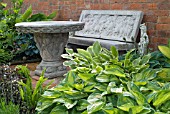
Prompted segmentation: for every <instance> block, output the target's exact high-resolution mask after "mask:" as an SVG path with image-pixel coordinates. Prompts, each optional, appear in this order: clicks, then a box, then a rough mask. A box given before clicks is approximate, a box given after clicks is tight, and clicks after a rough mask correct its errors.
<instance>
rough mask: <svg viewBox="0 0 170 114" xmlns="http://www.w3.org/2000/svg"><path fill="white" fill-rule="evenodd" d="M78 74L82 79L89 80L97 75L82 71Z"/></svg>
mask: <svg viewBox="0 0 170 114" xmlns="http://www.w3.org/2000/svg"><path fill="white" fill-rule="evenodd" d="M78 76H79V77H80V78H81V79H82V80H84V81H87V80H89V79H90V78H92V77H93V76H95V74H90V73H89V74H87V73H80V74H78Z"/></svg>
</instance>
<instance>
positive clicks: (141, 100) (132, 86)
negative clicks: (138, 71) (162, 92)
mask: <svg viewBox="0 0 170 114" xmlns="http://www.w3.org/2000/svg"><path fill="white" fill-rule="evenodd" d="M128 89H129V91H130V93H132V94H133V96H135V99H136V102H137V103H138V104H139V105H143V106H145V105H146V106H147V105H148V102H147V100H146V97H145V96H144V95H143V94H142V93H141V92H140V90H139V88H138V87H137V86H136V85H135V84H134V83H132V82H131V83H130V82H129V83H128Z"/></svg>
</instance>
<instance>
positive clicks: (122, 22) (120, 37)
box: [68, 10, 143, 51]
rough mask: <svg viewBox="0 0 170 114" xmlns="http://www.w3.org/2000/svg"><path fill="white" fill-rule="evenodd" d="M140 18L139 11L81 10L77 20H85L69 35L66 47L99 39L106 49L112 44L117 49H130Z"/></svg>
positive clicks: (141, 13) (90, 42) (87, 43)
mask: <svg viewBox="0 0 170 114" xmlns="http://www.w3.org/2000/svg"><path fill="white" fill-rule="evenodd" d="M142 18H143V12H141V11H133V10H83V11H82V13H81V16H80V19H79V21H81V22H85V26H84V29H83V30H81V31H76V32H75V33H73V34H72V35H70V37H69V40H68V47H70V46H74V45H79V46H90V45H92V44H93V43H94V42H95V41H99V42H100V44H101V45H102V46H103V47H105V48H107V49H110V46H112V45H114V46H115V47H116V48H117V49H118V50H119V51H124V50H130V49H132V48H134V47H135V44H136V40H137V35H138V31H139V27H140V24H141V21H142ZM71 48H72V47H71Z"/></svg>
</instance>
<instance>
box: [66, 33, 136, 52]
mask: <svg viewBox="0 0 170 114" xmlns="http://www.w3.org/2000/svg"><path fill="white" fill-rule="evenodd" d="M95 41H98V42H100V44H101V46H102V47H105V48H107V49H110V47H111V46H113V45H114V46H115V47H116V49H118V50H130V49H133V48H135V45H134V44H133V43H126V42H120V41H111V40H106V39H97V38H89V37H88V38H87V37H74V36H71V37H70V38H69V40H68V42H69V43H70V44H79V43H80V42H81V45H82V46H89V45H93V43H94V42H95Z"/></svg>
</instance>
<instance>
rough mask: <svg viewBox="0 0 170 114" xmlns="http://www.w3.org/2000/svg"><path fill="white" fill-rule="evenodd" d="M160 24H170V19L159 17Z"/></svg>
mask: <svg viewBox="0 0 170 114" xmlns="http://www.w3.org/2000/svg"><path fill="white" fill-rule="evenodd" d="M158 23H161V24H168V23H170V17H158Z"/></svg>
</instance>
